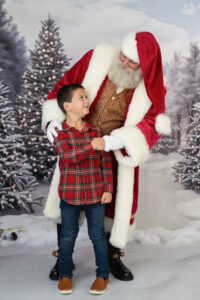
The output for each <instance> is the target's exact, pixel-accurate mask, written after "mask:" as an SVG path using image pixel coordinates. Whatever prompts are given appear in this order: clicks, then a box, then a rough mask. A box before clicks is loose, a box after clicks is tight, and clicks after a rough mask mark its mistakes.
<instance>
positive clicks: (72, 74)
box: [48, 50, 93, 99]
mask: <svg viewBox="0 0 200 300" xmlns="http://www.w3.org/2000/svg"><path fill="white" fill-rule="evenodd" d="M92 54H93V50H90V51H88V52H87V53H86V54H85V55H84V56H83V57H82V58H81V59H80V60H79V61H78V62H77V63H76V64H75V65H74V66H73V67H72V68H71V69H69V70H68V71H67V72H66V73H65V74H64V75H63V77H62V78H61V79H60V80H59V81H58V82H57V83H56V85H55V87H54V88H53V90H52V91H51V92H49V94H48V99H55V98H57V93H58V91H59V89H60V88H61V87H62V86H64V85H66V84H71V83H79V84H81V83H82V81H83V78H84V76H85V73H86V71H87V69H88V65H89V62H90V59H91V57H92Z"/></svg>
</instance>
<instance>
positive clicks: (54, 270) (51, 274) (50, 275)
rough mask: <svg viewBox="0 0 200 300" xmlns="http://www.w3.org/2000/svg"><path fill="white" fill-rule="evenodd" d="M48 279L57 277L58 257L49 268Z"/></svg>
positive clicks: (56, 278)
mask: <svg viewBox="0 0 200 300" xmlns="http://www.w3.org/2000/svg"><path fill="white" fill-rule="evenodd" d="M49 279H51V280H58V279H59V270H58V258H57V260H56V263H55V265H54V266H53V268H52V269H51V271H50V273H49Z"/></svg>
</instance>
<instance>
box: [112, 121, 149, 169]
mask: <svg viewBox="0 0 200 300" xmlns="http://www.w3.org/2000/svg"><path fill="white" fill-rule="evenodd" d="M112 136H115V137H118V138H119V139H120V140H121V141H122V142H123V143H124V145H125V149H126V152H127V153H128V155H129V156H123V154H122V153H121V151H120V150H116V151H114V153H115V156H116V158H117V160H118V162H119V163H120V164H123V165H127V166H132V167H136V166H139V165H141V164H142V163H144V162H145V161H146V160H147V159H148V156H149V153H150V151H149V146H148V144H147V141H146V138H145V136H144V134H143V133H142V131H141V130H140V129H138V128H137V127H121V128H119V129H115V130H113V131H112Z"/></svg>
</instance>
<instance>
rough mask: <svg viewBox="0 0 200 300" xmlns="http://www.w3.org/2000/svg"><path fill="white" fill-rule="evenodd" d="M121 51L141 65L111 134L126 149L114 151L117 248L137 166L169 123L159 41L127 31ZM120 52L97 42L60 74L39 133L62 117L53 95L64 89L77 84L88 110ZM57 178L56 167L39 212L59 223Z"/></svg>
mask: <svg viewBox="0 0 200 300" xmlns="http://www.w3.org/2000/svg"><path fill="white" fill-rule="evenodd" d="M121 49H122V51H123V53H124V55H126V56H127V57H129V58H130V59H132V60H133V61H135V62H138V63H140V65H141V69H142V74H143V79H142V80H141V81H140V82H139V84H138V85H137V87H136V88H135V90H134V92H133V94H132V96H131V98H130V101H129V105H128V107H127V111H126V114H125V116H124V124H123V126H122V127H121V128H118V129H115V130H113V131H112V132H111V135H112V136H115V137H117V138H119V139H120V140H121V141H122V142H123V143H124V145H125V150H124V149H122V150H116V151H114V155H115V158H116V160H117V162H118V178H117V194H116V201H115V212H114V221H113V224H112V230H111V237H110V242H111V244H113V245H114V246H116V247H118V248H124V247H125V245H126V243H127V241H128V240H129V239H130V237H131V235H132V231H133V228H134V216H135V213H136V210H137V199H138V169H139V166H140V165H141V164H143V163H144V162H145V161H146V160H147V159H148V156H149V153H150V148H151V147H152V146H153V145H154V144H155V143H156V142H157V140H158V139H159V137H160V134H169V133H170V122H169V119H168V118H167V117H166V116H164V115H163V112H164V109H165V105H164V97H165V88H164V84H163V74H162V61H161V54H160V49H159V45H158V43H157V42H156V40H155V38H154V37H153V35H152V34H150V33H148V32H146V33H145V32H143V33H142V32H140V33H133V32H132V33H130V34H129V35H128V36H127V37H126V38H125V39H124V40H123V41H122V44H121ZM119 51H120V47H118V46H113V45H107V44H99V45H98V46H97V47H96V48H95V49H94V50H91V51H89V52H87V53H86V54H85V55H84V56H83V57H82V58H81V59H80V60H79V61H78V62H77V63H76V64H75V65H74V66H73V67H72V68H71V69H70V70H69V71H67V72H66V73H65V75H64V76H63V77H62V79H61V80H60V81H59V82H58V83H57V84H56V86H55V87H54V89H53V90H52V91H51V92H50V93H49V95H48V100H47V101H45V103H44V104H43V113H42V127H43V130H44V131H45V130H46V125H47V123H48V122H49V121H52V120H60V121H63V120H64V119H65V115H64V114H63V112H62V111H61V110H60V108H59V107H58V105H57V100H56V97H57V92H58V90H59V89H60V88H61V87H62V86H63V85H66V84H71V83H80V84H82V85H83V86H84V88H85V90H86V93H87V95H88V98H89V100H90V102H91V107H92V106H94V105H96V103H97V102H98V99H99V97H100V95H101V93H102V90H103V88H104V86H105V83H106V78H107V75H108V72H109V70H110V67H111V65H112V63H113V60H114V59H115V57H116V55H117V53H119ZM59 178H60V173H59V168H58V165H57V166H56V169H55V173H54V176H53V179H52V183H51V186H50V190H49V195H48V199H47V202H46V206H45V209H44V214H45V215H46V216H47V217H49V218H53V219H58V218H59V216H60V211H59V202H60V199H59V197H58V184H59Z"/></svg>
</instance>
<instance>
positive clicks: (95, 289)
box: [90, 277, 109, 295]
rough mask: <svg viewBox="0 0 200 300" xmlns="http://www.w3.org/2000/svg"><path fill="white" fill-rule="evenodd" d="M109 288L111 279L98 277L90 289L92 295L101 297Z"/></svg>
mask: <svg viewBox="0 0 200 300" xmlns="http://www.w3.org/2000/svg"><path fill="white" fill-rule="evenodd" d="M108 286H109V278H106V279H104V278H102V277H97V278H96V280H95V281H94V283H93V285H92V286H91V288H90V293H91V294H94V295H101V294H103V293H105V291H106V290H107V288H108Z"/></svg>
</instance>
